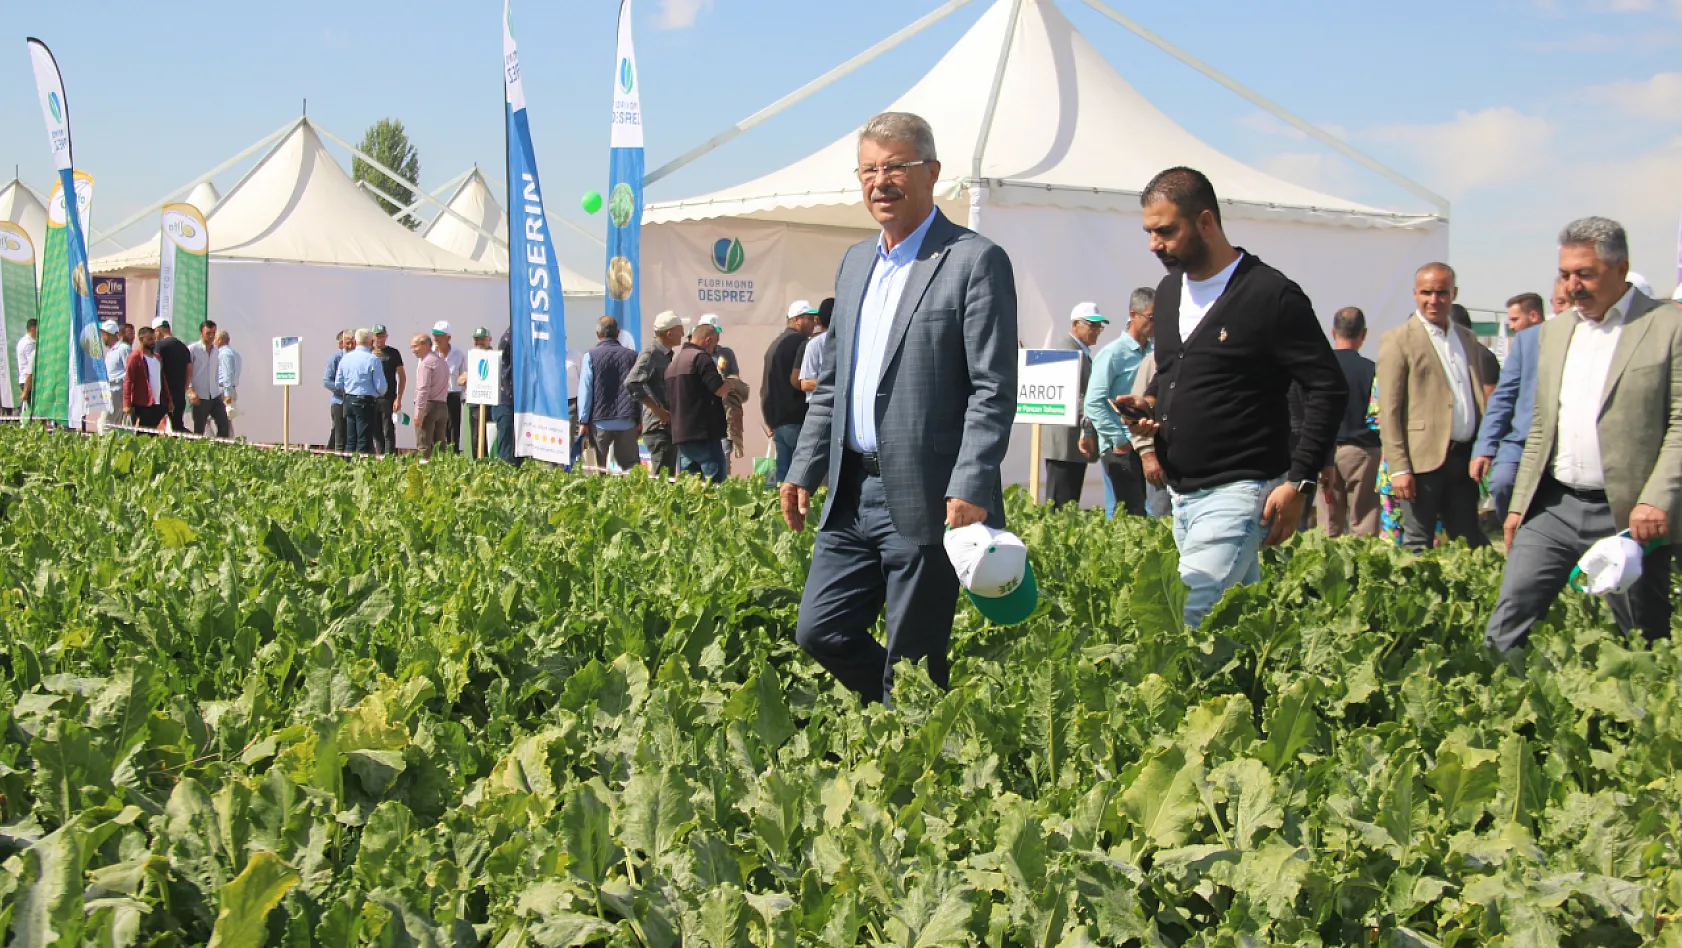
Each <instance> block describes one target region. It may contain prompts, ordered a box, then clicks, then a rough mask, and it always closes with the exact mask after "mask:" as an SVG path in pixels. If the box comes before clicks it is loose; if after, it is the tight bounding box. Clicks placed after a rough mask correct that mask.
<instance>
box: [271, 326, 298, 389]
mask: <svg viewBox="0 0 1682 948" xmlns="http://www.w3.org/2000/svg"><path fill="white" fill-rule="evenodd" d="M302 349H303V340H302V339H300V338H299V337H297V336H276V337H275V338H274V383H275V384H276V385H297V384H298V377H299V376H300V375H302V374H303V353H302Z"/></svg>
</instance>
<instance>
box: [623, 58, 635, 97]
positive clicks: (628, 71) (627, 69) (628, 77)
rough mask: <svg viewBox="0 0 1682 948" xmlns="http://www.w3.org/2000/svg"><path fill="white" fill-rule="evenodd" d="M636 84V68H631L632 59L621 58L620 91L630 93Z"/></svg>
mask: <svg viewBox="0 0 1682 948" xmlns="http://www.w3.org/2000/svg"><path fill="white" fill-rule="evenodd" d="M636 85H637V77H636V70H634V69H632V68H631V60H630V59H628V58H627V59H621V60H619V91H620V92H623V93H625V94H626V95H630V94H631V90H632V89H634V88H636Z"/></svg>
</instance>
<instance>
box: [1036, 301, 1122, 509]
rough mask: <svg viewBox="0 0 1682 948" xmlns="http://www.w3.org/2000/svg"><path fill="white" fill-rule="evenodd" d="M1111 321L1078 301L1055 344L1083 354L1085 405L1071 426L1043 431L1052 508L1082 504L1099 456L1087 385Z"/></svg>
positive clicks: (1082, 398) (1082, 396)
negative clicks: (1089, 415)
mask: <svg viewBox="0 0 1682 948" xmlns="http://www.w3.org/2000/svg"><path fill="white" fill-rule="evenodd" d="M1109 324H1110V321H1109V320H1108V319H1105V318H1104V314H1103V313H1100V312H1098V304H1097V303H1077V304H1075V308H1074V311H1073V312H1072V313H1070V314H1069V334H1068V335H1066V336H1064V337H1063V338H1062V339H1060V340H1058V341H1057V342H1054V343H1052V345H1051V348H1053V349H1073V350H1075V351H1076V352H1079V353H1080V392H1079V393H1078V394H1077V396H1076V397H1077V398H1078V399H1079V401H1078V402H1077V403H1076V404H1078V405H1081V406H1083V410H1082V411H1080V412H1079V413H1078V414H1077V416H1076V418H1075V424H1074V425H1073V426H1072V427H1069V426H1064V425H1048V426H1046V427H1045V428H1044V429H1043V430H1042V431H1041V432H1040V454H1041V456H1043V457H1044V458H1045V499H1046V502H1047V503H1049V504H1051V506H1052V507H1062V506H1064V505H1065V504H1074V505H1075V506H1077V507H1078V506H1080V494H1081V490H1082V489H1083V488H1085V487H1086V466H1087V465H1088V464H1090V463H1092V462H1093V461H1094V460H1096V459H1097V457H1098V430H1097V429H1096V428H1094V427H1092V421H1091V420H1090V419H1089V418H1087V417H1086V412H1085V411H1084V406H1085V405H1086V387H1087V385H1089V384H1091V382H1092V347H1093V346H1095V345H1097V344H1098V337H1099V336H1102V335H1103V334H1104V329H1105V327H1107V326H1109Z"/></svg>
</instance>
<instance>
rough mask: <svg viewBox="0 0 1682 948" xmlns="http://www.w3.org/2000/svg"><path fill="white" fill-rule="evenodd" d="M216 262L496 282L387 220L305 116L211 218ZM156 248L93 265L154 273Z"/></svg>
mask: <svg viewBox="0 0 1682 948" xmlns="http://www.w3.org/2000/svg"><path fill="white" fill-rule="evenodd" d="M206 223H207V224H208V229H209V231H210V255H211V258H212V259H218V260H253V261H269V262H276V263H302V264H312V265H316V266H338V267H375V268H380V269H389V270H417V271H423V272H431V273H449V274H459V275H484V276H492V275H495V274H497V273H498V272H499V271H498V270H497V268H495V267H494V266H491V265H489V264H485V263H481V262H478V261H475V260H470V259H468V258H466V257H462V256H459V255H457V254H454V253H451V252H449V251H448V250H445V249H443V248H442V247H439V246H437V245H435V244H432V243H428V242H427V241H426V240H423V239H422V238H421V237H420V236H419V235H418V234H415V233H414V232H412V231H410V230H409V229H408V228H407V227H404V226H403V225H402V224H399V223H397V222H396V221H394V220H392V219H391V218H389V217H387V216H386V215H385V213H384V212H383V211H381V210H380V208H379V207H378V206H377V205H376V204H374V202H372V201H370V200H368V199H367V197H365V196H363V195H362V194H361V193H359V192H358V191H357V188H356V184H355V182H353V181H352V180H351V178H350V176H349V175H347V174H346V173H345V171H344V169H343V168H341V167H340V166H339V163H338V162H337V161H336V160H334V158H333V156H332V155H331V154H329V153H328V151H327V149H326V147H325V146H324V145H323V144H322V142H321V138H320V136H319V135H317V134H316V131H315V128H314V126H312V125H311V124H310V121H309V119H307V118H301V119H299V120H298V123H297V124H296V125H295V126H293V128H292V131H291V132H289V133H288V134H287V135H286V136H285V137H284V138H282V139H281V141H280V142H279V143H278V144H276V145H275V146H274V148H273V149H271V150H270V151H269V153H268V154H266V155H264V156H263V158H262V160H260V161H259V162H257V164H256V165H255V166H254V167H253V168H252V169H251V170H250V171H249V172H247V173H246V175H245V177H244V178H243V179H241V180H240V182H239V183H238V184H236V185H234V187H233V189H232V190H231V191H229V192H228V195H227V196H226V197H225V198H223V199H222V201H221V203H220V204H218V205H217V206H216V208H215V210H214V211H212V212H211V213H210V214H209V215H208V216H207V219H206ZM157 268H158V245H157V242H156V241H154V242H152V243H151V244H150V245H145V246H141V247H136V248H134V249H133V250H132V251H125V252H123V253H118V254H113V255H111V256H108V257H103V258H100V259H98V260H95V261H94V262H93V270H94V272H96V273H116V272H121V271H124V270H156V269H157Z"/></svg>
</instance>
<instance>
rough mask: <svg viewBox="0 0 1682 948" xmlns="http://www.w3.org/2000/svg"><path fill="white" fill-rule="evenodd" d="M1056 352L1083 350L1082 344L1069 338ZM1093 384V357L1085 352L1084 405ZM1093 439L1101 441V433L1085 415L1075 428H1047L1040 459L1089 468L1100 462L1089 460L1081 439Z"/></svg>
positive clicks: (1042, 435) (1082, 361) (1082, 373)
mask: <svg viewBox="0 0 1682 948" xmlns="http://www.w3.org/2000/svg"><path fill="white" fill-rule="evenodd" d="M1051 348H1053V349H1075V350H1077V351H1078V350H1079V349H1080V340H1079V339H1076V338H1075V337H1074V336H1072V335H1068V334H1065V335H1064V336H1063V338H1062V339H1059V340H1058V341H1057V342H1055V343H1053V344H1052V345H1051ZM1091 381H1092V357H1091V356H1089V355H1087V354H1086V353H1084V352H1082V353H1081V356H1080V403H1081V404H1082V405H1085V404H1086V386H1087V385H1088V384H1090V383H1091ZM1082 438H1091V439H1092V440H1093V441H1097V440H1098V432H1097V430H1096V429H1094V428H1093V427H1092V422H1091V421H1088V420H1087V417H1086V413H1085V412H1084V411H1083V412H1082V413H1081V414H1080V416H1079V418H1078V419H1077V420H1076V422H1075V425H1074V427H1072V428H1070V427H1065V426H1063V425H1046V426H1045V427H1044V428H1043V429H1042V430H1041V431H1040V455H1041V456H1042V457H1044V458H1045V459H1046V460H1047V461H1078V462H1081V463H1083V464H1089V463H1091V462H1092V461H1095V460H1097V458H1092V457H1087V456H1086V455H1084V454H1082V453H1081V451H1080V439H1082Z"/></svg>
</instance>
